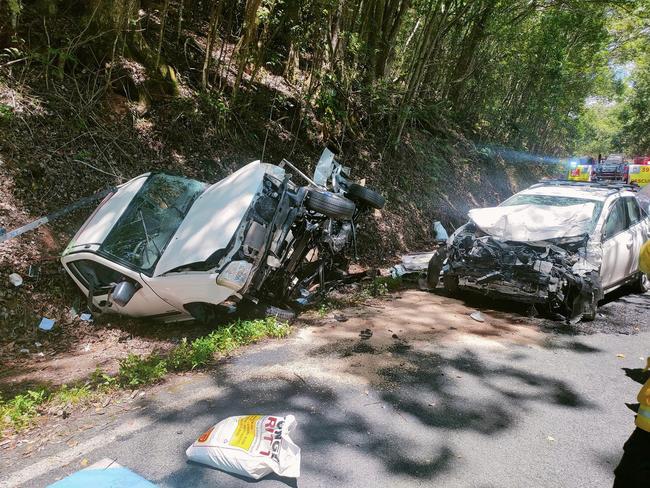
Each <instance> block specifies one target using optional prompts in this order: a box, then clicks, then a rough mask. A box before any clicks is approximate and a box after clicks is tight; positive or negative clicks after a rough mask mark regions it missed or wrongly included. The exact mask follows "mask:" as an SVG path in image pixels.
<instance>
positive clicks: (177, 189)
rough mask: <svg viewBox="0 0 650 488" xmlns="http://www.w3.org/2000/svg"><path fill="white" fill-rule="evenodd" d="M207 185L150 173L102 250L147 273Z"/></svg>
mask: <svg viewBox="0 0 650 488" xmlns="http://www.w3.org/2000/svg"><path fill="white" fill-rule="evenodd" d="M205 188H206V184H205V183H201V182H199V181H196V180H190V179H188V178H183V177H180V176H170V175H166V174H154V175H152V176H150V177H149V178H148V179H147V181H146V183H145V184H144V185H143V187H142V188H141V189H140V191H139V192H138V193H137V194H136V195H135V197H134V198H133V200H132V201H131V203H130V204H129V206H128V207H127V209H126V211H125V212H124V214H122V216H121V217H120V218H119V220H118V221H117V223H116V224H115V226H114V227H113V228H112V229H111V231H110V233H109V234H108V236H107V237H106V239H105V241H104V243H103V244H102V246H101V248H100V252H102V253H103V254H106V255H108V257H109V258H112V259H115V260H117V261H118V262H123V263H124V264H126V265H127V266H129V267H132V268H133V267H135V268H137V269H138V270H139V271H142V272H144V273H148V272H151V271H153V268H154V266H155V265H156V263H157V262H158V259H159V258H160V256H161V255H162V253H163V252H164V250H165V247H166V246H167V244H168V243H169V241H170V240H171V238H172V236H173V235H174V233H175V232H176V230H177V229H178V227H179V226H180V225H181V222H182V221H183V219H184V218H185V215H186V214H187V212H188V211H189V209H190V207H191V206H192V204H193V203H194V200H196V198H197V197H198V196H199V195H200V194H201V193H203V191H204V190H205Z"/></svg>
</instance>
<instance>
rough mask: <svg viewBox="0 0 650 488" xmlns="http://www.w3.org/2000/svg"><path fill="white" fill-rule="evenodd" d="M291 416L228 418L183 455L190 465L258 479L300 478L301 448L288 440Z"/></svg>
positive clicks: (292, 426) (292, 417)
mask: <svg viewBox="0 0 650 488" xmlns="http://www.w3.org/2000/svg"><path fill="white" fill-rule="evenodd" d="M295 427H296V419H295V417H294V416H293V415H287V416H286V417H279V416H275V415H242V416H234V417H228V418H227V419H224V420H222V421H221V422H219V423H218V424H216V425H214V426H213V427H211V428H210V429H208V430H207V431H206V432H205V433H203V434H202V435H201V436H200V437H199V438H198V439H197V440H196V441H195V442H194V443H193V444H192V445H191V446H190V447H188V448H187V451H186V455H187V457H188V459H189V460H190V461H194V462H197V463H201V464H205V465H207V466H211V467H213V468H217V469H221V470H223V471H227V472H229V473H234V474H238V475H241V476H247V477H249V478H253V479H256V480H258V479H260V478H263V477H264V476H266V475H268V474H270V473H276V474H278V475H280V476H286V477H289V478H298V477H299V476H300V448H299V447H298V446H297V445H296V444H295V443H294V442H293V441H292V440H291V437H290V434H291V431H293V430H294V429H295Z"/></svg>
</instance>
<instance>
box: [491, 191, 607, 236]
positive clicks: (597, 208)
mask: <svg viewBox="0 0 650 488" xmlns="http://www.w3.org/2000/svg"><path fill="white" fill-rule="evenodd" d="M585 203H593V204H594V212H593V214H592V218H591V221H592V224H593V225H594V226H595V225H596V222H598V217H600V212H601V211H602V210H603V202H601V201H600V200H590V199H588V198H577V197H562V196H557V195H531V194H525V193H518V194H517V195H513V196H511V197H510V198H508V199H507V200H506V201H505V202H503V203H502V204H501V205H499V207H509V206H514V205H546V206H551V207H570V206H572V205H584V204H585ZM592 230H593V227H592Z"/></svg>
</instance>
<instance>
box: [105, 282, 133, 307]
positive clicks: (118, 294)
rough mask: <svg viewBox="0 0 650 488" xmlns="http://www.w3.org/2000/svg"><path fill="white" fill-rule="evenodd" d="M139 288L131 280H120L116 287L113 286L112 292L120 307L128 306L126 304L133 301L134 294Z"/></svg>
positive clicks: (114, 300)
mask: <svg viewBox="0 0 650 488" xmlns="http://www.w3.org/2000/svg"><path fill="white" fill-rule="evenodd" d="M136 291H138V289H137V288H136V287H135V285H134V284H133V283H131V282H130V281H120V282H119V283H118V284H117V285H115V288H113V293H112V294H111V296H112V299H113V302H114V303H116V304H117V305H119V306H120V307H126V305H127V304H128V303H129V302H130V301H131V298H133V295H135V292H136Z"/></svg>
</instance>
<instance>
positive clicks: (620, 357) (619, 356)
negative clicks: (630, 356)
mask: <svg viewBox="0 0 650 488" xmlns="http://www.w3.org/2000/svg"><path fill="white" fill-rule="evenodd" d="M616 357H617V358H619V359H625V354H617V355H616Z"/></svg>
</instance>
